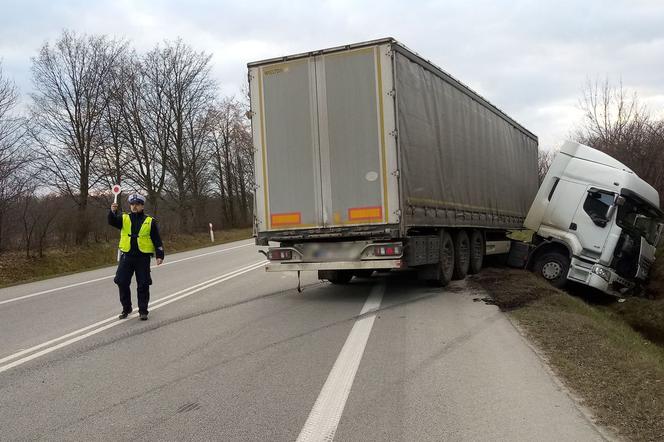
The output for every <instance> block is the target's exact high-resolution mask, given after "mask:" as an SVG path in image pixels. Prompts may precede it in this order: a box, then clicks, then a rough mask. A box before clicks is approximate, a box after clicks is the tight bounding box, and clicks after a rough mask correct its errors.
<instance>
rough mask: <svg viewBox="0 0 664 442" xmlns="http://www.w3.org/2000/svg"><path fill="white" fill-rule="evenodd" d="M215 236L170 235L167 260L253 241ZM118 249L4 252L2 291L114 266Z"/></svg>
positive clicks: (234, 234)
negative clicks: (35, 253)
mask: <svg viewBox="0 0 664 442" xmlns="http://www.w3.org/2000/svg"><path fill="white" fill-rule="evenodd" d="M214 236H215V242H214V244H212V243H211V242H210V234H209V233H200V234H194V235H169V236H168V237H165V238H163V241H164V249H165V251H166V259H167V260H168V255H169V254H172V253H176V252H184V251H187V250H193V249H198V248H201V247H208V246H210V245H217V244H223V243H227V242H231V241H238V240H241V239H247V238H250V237H251V229H250V228H249V229H232V230H223V231H217V232H215V234H214ZM117 247H118V244H117V241H113V242H100V243H93V244H90V245H88V246H84V247H68V248H65V249H48V250H46V251H45V252H44V256H43V257H42V258H38V257H30V258H27V257H26V256H25V252H13V251H11V252H4V253H2V254H1V255H0V287H6V286H9V285H14V284H19V283H24V282H29V281H36V280H40V279H45V278H50V277H54V276H60V275H64V274H68V273H75V272H80V271H83V270H90V269H95V268H98V267H104V266H108V265H113V264H115V263H116V258H117Z"/></svg>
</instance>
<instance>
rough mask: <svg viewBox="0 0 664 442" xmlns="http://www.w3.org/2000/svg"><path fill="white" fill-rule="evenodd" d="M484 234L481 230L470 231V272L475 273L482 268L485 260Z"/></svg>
mask: <svg viewBox="0 0 664 442" xmlns="http://www.w3.org/2000/svg"><path fill="white" fill-rule="evenodd" d="M485 247H486V246H485V243H484V235H482V232H480V231H479V230H472V231H471V232H470V263H469V265H468V273H470V274H471V275H474V274H475V273H479V272H480V270H482V264H483V262H484V253H485V251H484V248H485Z"/></svg>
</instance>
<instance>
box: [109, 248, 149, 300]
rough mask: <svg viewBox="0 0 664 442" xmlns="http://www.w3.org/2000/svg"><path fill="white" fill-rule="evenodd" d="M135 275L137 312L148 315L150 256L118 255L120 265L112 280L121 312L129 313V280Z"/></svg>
mask: <svg viewBox="0 0 664 442" xmlns="http://www.w3.org/2000/svg"><path fill="white" fill-rule="evenodd" d="M134 273H136V283H137V285H138V287H137V289H136V292H137V293H136V294H137V298H138V311H139V312H140V313H148V303H149V302H150V285H151V284H152V278H151V277H150V255H142V254H141V255H130V254H128V253H122V254H121V255H120V264H118V271H117V272H116V273H115V279H114V280H113V281H114V282H115V283H116V284H117V285H118V288H119V289H120V303H121V304H122V310H123V311H125V312H130V311H131V310H132V308H131V289H130V288H129V286H130V284H131V278H132V276H133V275H134Z"/></svg>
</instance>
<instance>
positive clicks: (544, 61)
mask: <svg viewBox="0 0 664 442" xmlns="http://www.w3.org/2000/svg"><path fill="white" fill-rule="evenodd" d="M0 11H1V13H0V59H2V64H3V66H4V71H5V75H7V76H8V77H10V78H12V79H13V80H14V81H15V82H16V84H17V85H18V86H19V88H20V90H21V92H22V93H24V94H26V95H27V93H29V92H30V90H31V77H30V75H31V74H30V66H31V57H33V56H35V55H36V53H37V50H38V49H39V48H40V46H41V45H42V44H43V43H44V42H46V41H54V40H55V39H56V38H57V37H58V36H59V34H60V33H61V31H62V30H63V29H65V28H67V29H71V30H74V31H76V32H79V33H87V34H92V33H99V34H109V35H113V36H116V37H120V38H124V39H127V40H129V41H130V42H131V43H132V45H133V47H135V48H136V49H137V50H139V51H144V50H148V49H150V48H152V47H153V46H154V45H155V44H157V43H159V42H161V41H163V40H165V39H168V40H172V39H175V38H177V37H182V39H183V40H184V41H185V42H187V43H188V44H190V45H191V46H193V47H194V48H195V49H197V50H202V51H206V52H208V53H211V54H213V57H212V64H213V73H214V75H215V77H216V79H217V80H218V82H219V84H220V85H221V88H222V91H223V93H225V94H234V93H238V92H239V90H240V88H241V85H242V82H243V81H244V80H245V77H246V63H247V62H249V61H255V60H260V59H264V58H270V57H275V56H281V55H286V54H291V53H297V52H304V51H309V50H314V49H321V48H325V47H331V46H337V45H340V44H348V43H355V42H360V41H364V40H370V39H375V38H380V37H387V36H391V37H395V38H396V39H397V40H399V41H401V42H402V43H404V44H405V45H406V46H408V47H409V48H410V49H412V50H414V51H416V52H418V53H419V54H420V55H422V56H423V57H425V58H427V59H429V60H430V61H432V62H433V63H435V64H437V65H438V66H440V67H441V68H442V69H444V70H446V71H447V72H449V73H450V74H452V75H453V76H455V77H456V78H458V79H459V80H461V81H462V82H464V83H466V84H467V85H469V86H470V87H471V88H473V89H475V90H476V91H477V92H479V93H480V94H481V95H483V96H484V97H485V98H487V99H488V100H489V101H491V102H492V103H493V104H495V105H496V106H498V107H499V108H501V109H503V110H504V111H505V112H506V113H507V114H509V115H510V116H512V117H513V118H515V119H516V120H517V121H519V122H520V123H522V124H523V125H524V126H525V127H527V128H528V129H530V130H531V131H533V132H534V133H535V134H537V135H538V136H539V137H540V146H541V147H543V148H547V149H548V148H550V147H552V146H557V145H559V144H561V143H562V141H563V140H565V139H566V138H567V136H568V135H569V133H570V131H571V130H572V129H573V128H574V127H575V126H576V125H577V124H578V122H579V121H580V118H581V116H580V112H579V109H578V100H579V97H580V95H581V91H582V88H583V85H584V83H585V82H586V81H587V79H598V78H599V79H604V78H606V77H608V78H609V79H610V80H612V81H616V82H617V81H619V80H620V79H622V81H623V84H624V86H625V87H626V88H628V89H630V90H633V91H636V92H637V93H638V95H639V98H640V100H641V101H642V102H644V103H645V104H647V105H648V107H649V109H650V110H651V112H652V113H653V114H655V115H657V116H660V117H664V1H661V0H633V1H609V0H584V1H566V0H558V1H499V0H484V1H465V2H464V1H459V0H456V1H417V0H410V1H391V0H389V1H381V2H373V1H372V2H369V1H350V0H341V1H325V2H316V1H314V0H309V1H287V0H281V1H252V2H245V1H240V0H238V1H235V2H227V1H221V0H217V1H203V0H187V1H140V0H135V1H132V0H115V1H111V0H106V1H93V0H85V1H81V0H58V1H55V0H0Z"/></svg>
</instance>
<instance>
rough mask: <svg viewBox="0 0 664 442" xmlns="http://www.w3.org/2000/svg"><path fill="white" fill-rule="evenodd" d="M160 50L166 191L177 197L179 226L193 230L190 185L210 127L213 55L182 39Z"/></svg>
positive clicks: (212, 92) (195, 173) (200, 163)
mask: <svg viewBox="0 0 664 442" xmlns="http://www.w3.org/2000/svg"><path fill="white" fill-rule="evenodd" d="M160 51H161V58H162V60H163V62H164V67H165V72H166V74H167V77H166V81H165V83H164V85H165V88H164V94H165V97H166V101H167V104H168V108H169V110H170V115H171V120H170V127H169V129H170V132H169V136H170V143H169V149H168V155H167V158H166V167H167V170H168V172H169V178H170V182H169V183H168V184H169V186H168V187H167V189H166V190H167V192H168V194H169V195H170V196H171V198H172V199H173V200H174V202H175V204H176V206H177V209H178V212H179V218H180V228H181V229H182V230H184V231H191V225H190V223H189V213H190V211H191V209H192V208H191V204H190V203H191V200H190V199H191V197H192V196H193V195H192V191H191V190H192V189H191V185H192V183H193V182H194V181H195V180H196V175H197V174H198V172H199V170H198V168H199V167H202V166H203V165H204V163H203V162H201V161H200V156H201V155H202V140H203V139H204V138H205V136H204V132H205V131H206V130H207V127H208V124H207V123H206V119H207V113H208V109H209V107H210V105H211V104H212V103H213V101H214V98H215V93H216V85H215V83H214V81H213V80H212V78H211V76H210V66H209V63H210V55H208V54H205V53H203V52H195V51H194V50H193V49H192V48H191V47H189V46H187V45H186V44H184V43H183V42H182V40H177V41H176V42H174V43H167V44H166V45H165V47H164V48H163V49H160Z"/></svg>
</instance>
